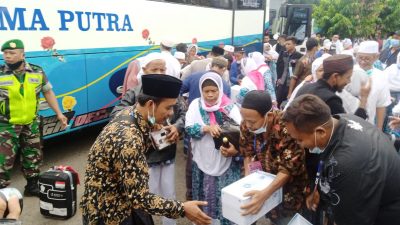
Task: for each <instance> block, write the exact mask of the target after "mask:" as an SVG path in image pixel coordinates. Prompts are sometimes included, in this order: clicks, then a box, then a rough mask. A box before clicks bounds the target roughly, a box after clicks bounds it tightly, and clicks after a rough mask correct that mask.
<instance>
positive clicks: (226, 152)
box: [220, 142, 239, 157]
mask: <svg viewBox="0 0 400 225" xmlns="http://www.w3.org/2000/svg"><path fill="white" fill-rule="evenodd" d="M220 151H221V154H222V155H223V156H225V157H233V156H235V155H237V154H238V153H239V151H238V150H236V148H235V146H233V144H231V143H230V142H229V148H225V147H224V146H221V147H220Z"/></svg>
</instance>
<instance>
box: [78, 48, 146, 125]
mask: <svg viewBox="0 0 400 225" xmlns="http://www.w3.org/2000/svg"><path fill="white" fill-rule="evenodd" d="M138 53H141V52H136V51H126V52H114V53H98V54H89V55H87V56H86V64H87V68H88V69H87V74H88V83H89V84H88V86H89V87H88V103H89V107H88V113H87V115H82V117H86V121H85V122H84V123H83V124H82V125H86V124H89V123H92V122H96V121H100V120H104V119H106V118H108V117H109V114H110V112H111V110H112V107H113V106H115V105H116V104H118V103H119V100H120V98H121V90H122V89H121V88H122V85H123V81H124V77H125V72H126V68H127V66H128V64H129V62H131V61H132V59H133V58H136V56H137V54H138ZM143 53H144V52H143Z"/></svg>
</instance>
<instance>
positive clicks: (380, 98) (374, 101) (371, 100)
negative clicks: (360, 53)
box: [355, 65, 391, 124]
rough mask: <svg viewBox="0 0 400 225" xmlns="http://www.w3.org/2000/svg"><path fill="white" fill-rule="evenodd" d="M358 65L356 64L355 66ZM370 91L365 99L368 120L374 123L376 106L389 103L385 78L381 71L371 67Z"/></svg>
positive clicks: (383, 105)
mask: <svg viewBox="0 0 400 225" xmlns="http://www.w3.org/2000/svg"><path fill="white" fill-rule="evenodd" d="M357 66H358V67H359V65H356V66H355V67H357ZM371 80H372V85H371V91H370V93H369V96H368V99H367V107H366V109H367V114H368V122H370V123H372V124H375V116H376V108H381V107H387V106H389V105H390V104H391V100H390V91H389V84H388V82H387V78H386V76H385V74H384V73H383V71H380V70H378V69H376V68H373V71H372V75H371Z"/></svg>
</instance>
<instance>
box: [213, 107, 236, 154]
mask: <svg viewBox="0 0 400 225" xmlns="http://www.w3.org/2000/svg"><path fill="white" fill-rule="evenodd" d="M223 117H224V121H226V122H225V123H224V124H222V125H221V126H220V127H221V129H222V132H221V135H220V136H219V137H215V138H214V144H215V149H217V150H219V148H220V147H221V146H222V143H223V141H222V139H223V138H224V137H226V138H227V139H228V141H229V142H230V143H231V144H232V145H233V146H235V148H236V150H238V151H239V139H240V125H239V124H237V123H236V122H235V121H234V120H233V119H231V118H230V117H228V116H227V115H225V114H223Z"/></svg>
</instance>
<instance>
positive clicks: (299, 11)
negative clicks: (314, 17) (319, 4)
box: [287, 7, 310, 41]
mask: <svg viewBox="0 0 400 225" xmlns="http://www.w3.org/2000/svg"><path fill="white" fill-rule="evenodd" d="M287 15H288V20H287V34H288V35H289V36H295V37H296V38H297V40H299V41H303V40H304V39H305V38H306V37H307V36H308V34H307V33H308V30H307V26H308V24H309V18H310V9H309V8H305V7H288V14H287Z"/></svg>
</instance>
